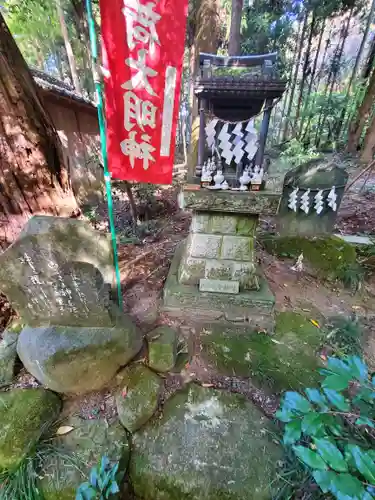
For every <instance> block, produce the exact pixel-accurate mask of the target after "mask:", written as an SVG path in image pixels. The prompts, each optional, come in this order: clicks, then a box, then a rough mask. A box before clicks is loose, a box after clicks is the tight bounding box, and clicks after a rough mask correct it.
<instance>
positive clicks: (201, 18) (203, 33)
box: [187, 0, 220, 120]
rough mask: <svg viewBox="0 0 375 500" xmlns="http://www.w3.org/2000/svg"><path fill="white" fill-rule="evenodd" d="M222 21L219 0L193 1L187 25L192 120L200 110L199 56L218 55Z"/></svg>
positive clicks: (190, 5) (190, 4)
mask: <svg viewBox="0 0 375 500" xmlns="http://www.w3.org/2000/svg"><path fill="white" fill-rule="evenodd" d="M219 34H220V19H219V6H218V0H193V1H192V2H190V3H189V17H188V25H187V46H188V48H189V50H190V89H191V92H192V94H191V98H190V101H191V108H192V119H193V120H194V118H195V117H196V116H197V114H198V109H197V105H196V100H195V98H194V93H193V90H194V89H193V87H194V85H193V82H194V80H195V78H196V77H197V76H198V71H199V54H200V52H207V53H212V54H216V52H217V49H218V46H219Z"/></svg>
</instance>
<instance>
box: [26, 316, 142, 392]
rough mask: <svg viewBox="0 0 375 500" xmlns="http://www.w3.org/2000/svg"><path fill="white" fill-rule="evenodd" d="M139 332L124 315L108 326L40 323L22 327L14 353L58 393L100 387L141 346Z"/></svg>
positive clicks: (87, 390)
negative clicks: (36, 326) (48, 324)
mask: <svg viewBox="0 0 375 500" xmlns="http://www.w3.org/2000/svg"><path fill="white" fill-rule="evenodd" d="M142 342H143V340H142V334H141V332H140V331H139V330H138V329H137V327H136V326H135V325H134V324H133V323H132V321H131V320H130V318H129V317H128V316H127V315H125V314H120V313H119V314H118V316H117V317H116V318H115V319H114V320H113V324H112V325H111V326H106V327H96V328H95V327H78V326H43V327H40V328H32V327H26V328H24V329H23V330H22V332H21V334H20V336H19V339H18V344H17V352H18V356H19V357H20V359H21V361H22V363H23V364H24V366H25V368H26V369H27V370H28V371H29V372H30V373H31V374H32V375H33V376H34V377H35V378H36V379H37V380H39V382H40V383H41V384H43V385H44V386H46V387H48V388H49V389H52V390H53V391H56V392H61V393H76V394H82V393H85V392H89V391H94V390H97V389H101V388H102V387H103V386H104V385H105V384H106V383H107V382H109V381H110V380H111V378H112V377H113V376H114V375H115V373H116V372H117V371H118V369H119V368H121V367H122V366H125V365H127V364H128V363H129V361H131V360H132V359H133V357H134V356H135V355H136V354H137V353H138V352H139V351H140V349H141V347H142Z"/></svg>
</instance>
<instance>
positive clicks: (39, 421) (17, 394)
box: [0, 388, 61, 471]
mask: <svg viewBox="0 0 375 500" xmlns="http://www.w3.org/2000/svg"><path fill="white" fill-rule="evenodd" d="M60 406H61V402H60V399H59V398H58V396H56V394H54V393H53V392H50V391H46V390H45V389H40V388H38V389H15V390H13V391H10V392H4V393H1V394H0V471H2V470H10V471H11V470H14V469H16V468H17V467H18V466H19V465H20V463H21V462H22V460H23V459H24V458H25V457H26V456H27V454H28V453H29V452H30V451H31V450H32V449H33V447H34V446H35V445H36V443H37V442H38V440H39V438H40V436H41V435H42V432H43V431H44V430H46V428H48V426H49V424H51V423H52V422H53V421H54V420H56V418H57V416H58V414H59V412H60Z"/></svg>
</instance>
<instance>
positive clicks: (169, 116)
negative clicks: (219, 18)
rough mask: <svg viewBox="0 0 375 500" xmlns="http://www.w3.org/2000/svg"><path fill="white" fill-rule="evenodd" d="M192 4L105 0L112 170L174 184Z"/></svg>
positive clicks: (116, 174) (125, 177) (138, 178)
mask: <svg viewBox="0 0 375 500" xmlns="http://www.w3.org/2000/svg"><path fill="white" fill-rule="evenodd" d="M187 4H188V0H154V1H153V2H151V1H149V0H100V12H101V19H102V21H101V31H102V47H103V73H104V82H105V109H106V122H107V123H106V125H107V150H108V164H109V165H108V168H109V171H110V172H111V174H112V177H113V178H114V179H123V180H128V181H138V182H150V183H153V184H170V183H171V182H172V169H173V161H174V150H175V139H176V127H177V118H178V112H179V95H180V86H181V72H182V61H183V54H184V45H185V27H186V16H187Z"/></svg>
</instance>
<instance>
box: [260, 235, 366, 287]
mask: <svg viewBox="0 0 375 500" xmlns="http://www.w3.org/2000/svg"><path fill="white" fill-rule="evenodd" d="M261 243H262V245H263V246H264V247H265V249H266V250H267V251H268V252H269V253H272V254H274V255H277V256H278V257H289V258H293V259H297V258H298V256H299V255H300V254H301V253H303V256H304V259H305V260H306V261H307V262H308V263H309V264H310V265H311V266H312V267H313V268H314V269H315V270H317V271H318V272H319V273H320V274H321V275H322V276H324V277H326V278H331V279H337V278H339V279H342V278H343V274H344V273H345V270H347V269H349V268H351V267H353V266H355V264H356V260H357V255H356V250H355V248H354V247H353V245H351V244H349V243H346V242H345V241H343V240H342V239H341V238H337V237H335V236H328V237H320V238H304V237H298V236H297V237H289V236H288V237H280V238H278V237H274V238H262V239H261Z"/></svg>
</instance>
